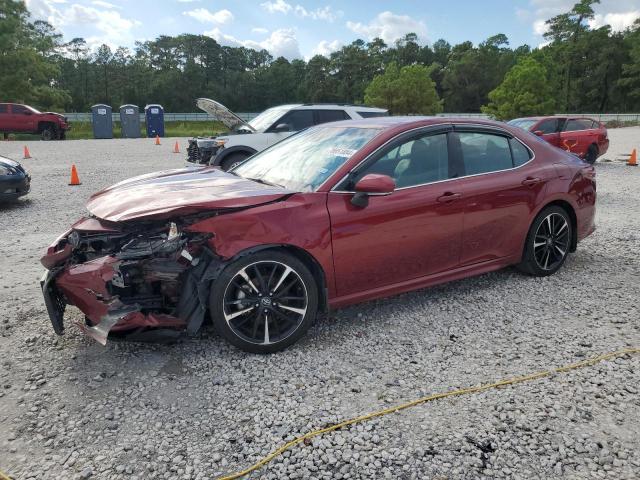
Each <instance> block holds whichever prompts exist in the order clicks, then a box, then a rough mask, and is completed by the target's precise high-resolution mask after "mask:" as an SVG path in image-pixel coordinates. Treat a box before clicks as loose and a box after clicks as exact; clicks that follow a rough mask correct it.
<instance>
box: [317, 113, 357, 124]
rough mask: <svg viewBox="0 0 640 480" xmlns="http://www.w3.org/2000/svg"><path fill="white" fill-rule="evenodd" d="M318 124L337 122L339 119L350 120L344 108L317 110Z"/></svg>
mask: <svg viewBox="0 0 640 480" xmlns="http://www.w3.org/2000/svg"><path fill="white" fill-rule="evenodd" d="M315 112H316V125H319V124H321V123H328V122H337V121H339V120H350V119H351V117H350V116H349V115H347V112H345V111H344V110H316V111H315Z"/></svg>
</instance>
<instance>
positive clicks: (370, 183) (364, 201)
mask: <svg viewBox="0 0 640 480" xmlns="http://www.w3.org/2000/svg"><path fill="white" fill-rule="evenodd" d="M395 188H396V182H394V180H393V178H391V177H390V176H389V175H380V174H378V173H370V174H368V175H365V176H364V177H362V178H361V179H360V180H359V181H358V183H356V185H355V187H354V190H355V192H356V193H355V194H354V195H353V197H352V198H351V204H352V205H354V206H356V207H360V208H364V207H366V206H367V205H369V196H370V195H389V194H391V193H393V191H394V190H395Z"/></svg>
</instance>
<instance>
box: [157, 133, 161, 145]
mask: <svg viewBox="0 0 640 480" xmlns="http://www.w3.org/2000/svg"><path fill="white" fill-rule="evenodd" d="M156 145H160V135H156Z"/></svg>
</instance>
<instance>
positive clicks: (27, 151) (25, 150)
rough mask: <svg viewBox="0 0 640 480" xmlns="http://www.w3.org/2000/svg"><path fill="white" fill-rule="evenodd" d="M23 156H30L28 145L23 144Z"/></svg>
mask: <svg viewBox="0 0 640 480" xmlns="http://www.w3.org/2000/svg"><path fill="white" fill-rule="evenodd" d="M24 158H25V159H26V158H31V154H30V153H29V147H27V146H26V145H25V146H24Z"/></svg>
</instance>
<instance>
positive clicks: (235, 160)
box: [220, 152, 249, 172]
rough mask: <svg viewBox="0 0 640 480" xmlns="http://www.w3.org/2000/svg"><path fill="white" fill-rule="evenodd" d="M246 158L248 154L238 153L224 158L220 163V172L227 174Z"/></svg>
mask: <svg viewBox="0 0 640 480" xmlns="http://www.w3.org/2000/svg"><path fill="white" fill-rule="evenodd" d="M247 158H249V154H247V153H240V152H238V153H232V154H231V155H229V156H228V157H227V158H225V159H224V160H223V161H222V163H221V164H220V166H221V167H222V170H224V171H225V172H227V171H229V170H231V169H232V168H234V167H237V166H238V165H240V164H241V163H242V162H244V161H245V160H246V159H247Z"/></svg>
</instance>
